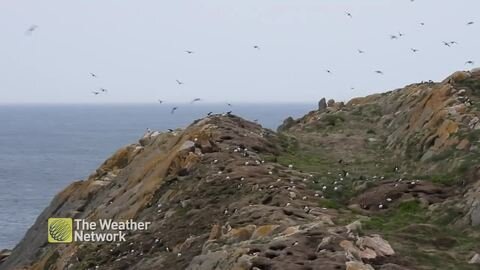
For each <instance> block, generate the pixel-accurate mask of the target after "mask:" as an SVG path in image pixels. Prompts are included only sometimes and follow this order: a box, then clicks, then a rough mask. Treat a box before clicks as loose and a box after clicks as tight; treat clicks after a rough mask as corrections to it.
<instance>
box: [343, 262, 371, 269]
mask: <svg viewBox="0 0 480 270" xmlns="http://www.w3.org/2000/svg"><path fill="white" fill-rule="evenodd" d="M345 265H346V266H347V270H375V269H374V268H373V267H372V266H371V265H370V264H364V263H362V262H355V261H352V262H346V263H345Z"/></svg>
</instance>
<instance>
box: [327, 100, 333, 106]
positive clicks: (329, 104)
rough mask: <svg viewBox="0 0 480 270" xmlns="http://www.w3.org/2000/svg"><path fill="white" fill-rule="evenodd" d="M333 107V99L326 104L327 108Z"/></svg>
mask: <svg viewBox="0 0 480 270" xmlns="http://www.w3.org/2000/svg"><path fill="white" fill-rule="evenodd" d="M334 105H335V100H334V99H329V100H328V102H327V107H333V106H334Z"/></svg>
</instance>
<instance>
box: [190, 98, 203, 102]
mask: <svg viewBox="0 0 480 270" xmlns="http://www.w3.org/2000/svg"><path fill="white" fill-rule="evenodd" d="M201 100H202V99H201V98H195V99H194V100H192V102H190V103H195V102H197V101H201Z"/></svg>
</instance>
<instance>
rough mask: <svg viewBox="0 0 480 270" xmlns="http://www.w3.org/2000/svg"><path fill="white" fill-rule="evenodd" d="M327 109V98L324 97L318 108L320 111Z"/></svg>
mask: <svg viewBox="0 0 480 270" xmlns="http://www.w3.org/2000/svg"><path fill="white" fill-rule="evenodd" d="M325 109H327V102H326V101H325V98H322V99H320V101H319V102H318V110H319V111H324V110H325Z"/></svg>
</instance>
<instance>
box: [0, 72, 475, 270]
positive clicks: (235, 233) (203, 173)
mask: <svg viewBox="0 0 480 270" xmlns="http://www.w3.org/2000/svg"><path fill="white" fill-rule="evenodd" d="M479 104H480V72H478V71H472V72H457V73H455V74H453V75H452V76H450V77H449V78H447V79H446V80H445V81H443V82H439V83H434V82H426V83H425V82H424V83H420V84H414V85H410V86H407V87H405V88H402V89H398V90H394V91H390V92H386V93H382V94H377V95H372V96H368V97H364V98H356V99H353V100H351V101H350V102H348V103H346V104H344V103H339V102H335V101H333V100H330V101H328V102H326V101H325V100H322V101H321V102H319V110H317V111H312V112H310V113H308V114H307V115H305V116H304V117H302V118H300V119H296V120H295V119H292V118H290V119H288V120H286V121H285V123H284V125H282V127H280V128H279V132H273V131H270V130H266V129H264V128H262V127H261V126H259V125H258V124H255V123H252V122H249V121H246V120H243V119H241V118H239V117H236V116H233V115H230V114H226V115H212V116H209V117H207V118H204V119H200V120H198V121H196V122H194V123H193V124H192V125H190V126H189V127H187V128H186V129H184V130H176V131H173V132H168V133H161V132H150V133H148V134H146V135H145V136H144V137H143V138H142V139H141V140H140V141H139V142H138V143H136V144H133V145H129V146H127V147H124V148H122V149H120V150H119V151H117V152H116V153H115V154H114V155H113V156H112V157H111V158H109V159H108V160H107V161H105V163H104V164H102V166H100V168H99V169H97V171H96V172H95V173H94V174H92V175H91V176H90V177H88V179H85V180H84V181H79V182H75V183H73V184H71V185H70V186H69V187H67V188H66V189H65V190H64V191H63V192H61V193H60V194H58V195H57V196H56V197H55V198H54V200H53V201H52V203H51V204H50V206H49V207H47V208H46V209H45V210H44V212H43V213H42V214H41V215H40V216H39V217H38V219H37V221H36V222H35V224H34V225H33V226H32V228H31V229H30V230H29V231H28V232H27V234H26V235H25V237H24V239H23V240H22V241H21V242H20V243H19V244H18V245H17V247H16V248H15V249H14V250H13V251H12V252H11V254H10V252H5V254H6V255H2V256H1V257H0V262H1V264H0V269H189V270H214V269H216V270H220V269H235V270H242V269H244V270H249V269H252V270H259V269H260V270H267V269H292V270H293V269H298V270H300V269H301V270H307V269H311V270H315V269H348V270H354V269H384V270H388V269H392V270H393V269H478V265H477V264H476V263H478V261H480V256H479V255H478V254H477V253H480V248H479V245H478V243H479V241H480V231H478V225H480V195H479V194H480V193H479V192H480V171H479V170H478V166H477V164H478V161H479V160H480V149H479V148H478V146H479V145H480V141H479V139H480V120H479V117H480V105H479ZM49 217H73V218H83V219H86V220H97V219H100V218H112V219H114V220H128V219H133V220H135V221H149V222H152V225H151V227H150V229H149V230H147V231H134V232H131V233H129V234H128V240H127V242H121V243H72V244H48V243H47V219H48V218H49ZM475 258H476V259H475Z"/></svg>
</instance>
